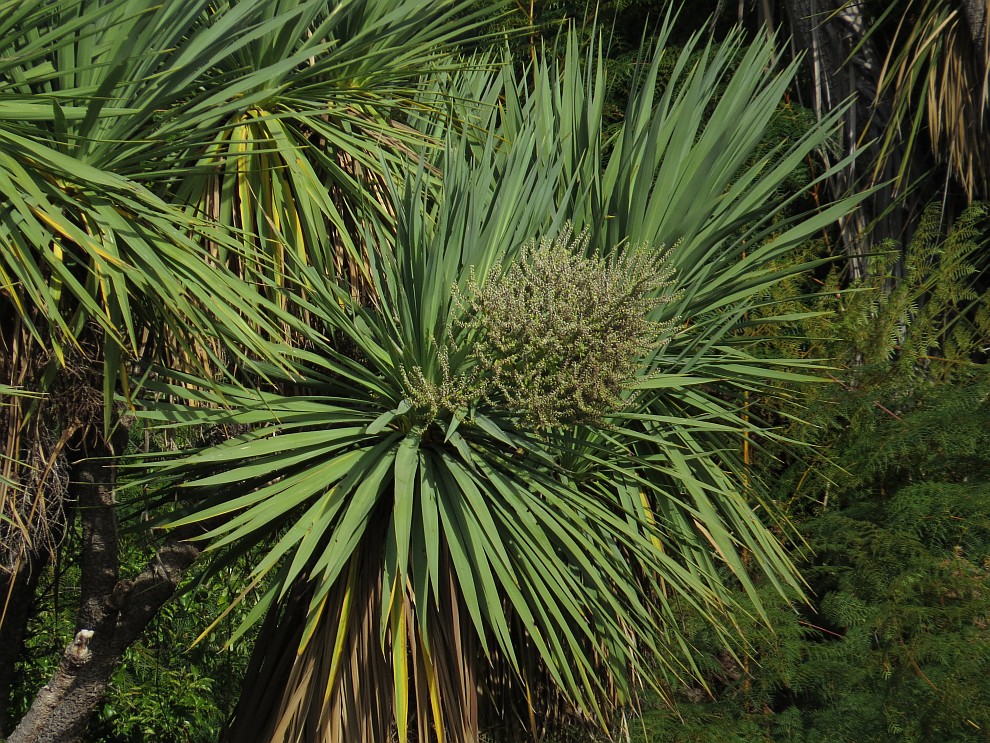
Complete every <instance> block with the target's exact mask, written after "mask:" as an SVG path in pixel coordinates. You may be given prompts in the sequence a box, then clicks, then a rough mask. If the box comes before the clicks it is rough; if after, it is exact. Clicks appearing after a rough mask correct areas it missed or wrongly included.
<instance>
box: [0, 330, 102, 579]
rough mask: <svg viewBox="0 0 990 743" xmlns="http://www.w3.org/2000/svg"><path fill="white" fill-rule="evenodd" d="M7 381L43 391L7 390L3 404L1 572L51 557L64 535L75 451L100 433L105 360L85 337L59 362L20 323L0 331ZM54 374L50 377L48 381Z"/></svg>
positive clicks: (0, 364) (0, 359) (0, 365)
mask: <svg viewBox="0 0 990 743" xmlns="http://www.w3.org/2000/svg"><path fill="white" fill-rule="evenodd" d="M0 344H2V347H0V383H2V384H5V385H8V386H9V387H11V388H13V389H14V390H26V391H31V390H39V389H45V392H44V393H31V392H27V393H25V394H15V395H6V396H4V398H3V401H2V405H0V446H2V450H0V574H14V573H16V572H17V571H18V570H19V568H20V567H21V566H22V565H23V564H24V562H25V559H26V557H27V555H28V554H35V555H48V556H51V555H53V554H54V553H55V551H56V550H57V549H58V546H59V542H60V540H61V536H62V535H63V534H64V533H65V526H66V506H67V499H68V496H69V462H70V458H69V453H70V451H71V450H72V449H74V448H78V447H80V446H85V444H86V443H87V442H88V441H91V440H92V437H93V436H99V435H102V434H101V428H100V421H101V419H102V415H103V393H102V378H101V372H100V370H101V366H100V365H99V364H98V363H97V360H96V356H95V352H96V349H95V346H94V344H92V343H86V342H81V343H80V345H79V347H78V348H77V349H76V351H75V353H73V354H71V355H69V356H67V357H66V358H65V364H64V365H57V366H56V362H55V359H54V357H53V356H52V354H50V353H49V352H46V350H45V349H44V348H43V347H42V346H41V345H40V344H39V343H38V342H37V341H36V339H35V338H33V337H32V336H31V334H30V333H29V332H28V331H27V330H26V328H25V327H24V326H23V325H21V324H15V325H14V327H12V328H10V330H9V332H7V333H3V334H2V335H0ZM49 377H50V379H49Z"/></svg>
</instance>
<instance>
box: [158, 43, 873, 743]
mask: <svg viewBox="0 0 990 743" xmlns="http://www.w3.org/2000/svg"><path fill="white" fill-rule="evenodd" d="M665 53H666V52H665V50H664V39H661V41H660V42H659V43H658V45H657V48H656V51H655V53H654V54H653V55H652V57H651V58H650V59H648V60H647V61H646V62H645V64H644V71H643V74H642V77H641V79H640V80H639V84H638V87H637V89H636V92H635V94H634V95H633V96H632V98H631V100H630V103H629V108H628V110H627V113H626V117H625V120H624V123H623V125H622V127H621V128H620V129H619V131H618V132H617V133H616V134H614V135H611V136H607V135H606V134H605V132H604V130H603V125H602V105H603V100H604V94H605V82H606V81H605V78H604V74H603V72H602V64H601V58H600V57H599V56H598V54H597V53H596V52H594V51H592V52H590V53H588V54H587V55H586V56H584V57H582V56H581V53H580V52H579V50H578V49H577V46H576V43H575V42H573V40H571V41H570V42H569V46H568V49H567V53H566V55H565V57H566V58H565V59H564V61H563V62H561V63H559V64H557V63H554V62H552V61H551V60H550V59H541V60H538V62H537V64H536V66H535V67H534V69H533V70H531V71H530V72H531V73H532V75H531V80H529V79H528V80H527V82H522V81H520V80H517V78H516V76H515V74H514V73H513V72H512V70H511V68H510V67H509V66H505V67H502V68H497V69H495V70H494V71H490V72H486V71H474V72H471V73H466V74H464V75H454V76H451V77H450V79H449V80H447V81H445V82H443V83H442V84H444V85H446V86H447V87H449V88H450V89H451V90H453V91H454V95H453V99H454V100H455V101H456V100H459V99H463V100H465V101H471V102H473V103H472V104H470V105H465V106H463V107H462V108H459V109H458V110H457V111H456V115H455V116H454V117H453V118H454V119H456V120H457V121H460V122H462V123H464V124H465V125H464V126H462V127H459V128H458V129H457V130H454V129H453V128H452V127H449V125H447V124H445V123H443V122H440V121H439V120H438V119H436V118H434V117H431V116H430V115H429V114H427V113H418V114H415V115H413V116H411V117H410V119H409V123H410V124H411V125H413V126H415V127H417V128H419V129H420V130H423V131H431V132H433V133H434V134H437V135H438V136H442V137H443V138H444V142H445V146H444V147H443V148H440V149H426V150H423V151H422V154H421V156H420V160H419V165H418V167H417V168H415V169H413V170H411V171H410V170H407V169H404V168H401V167H397V166H396V165H395V164H390V163H386V170H385V175H386V184H387V199H386V202H387V203H388V204H389V205H390V209H391V210H393V211H394V213H395V216H396V224H395V228H394V229H389V228H387V227H385V228H383V227H381V226H379V225H375V224H374V223H372V222H370V221H369V222H367V223H365V225H364V226H363V228H362V229H360V230H359V232H358V233H357V235H358V239H359V241H360V243H361V246H362V250H363V251H364V252H365V254H366V256H367V264H366V272H367V277H368V281H369V282H370V288H371V291H370V293H369V294H364V293H358V292H355V291H353V290H352V289H353V287H352V286H349V285H347V284H346V283H344V282H342V278H343V277H340V276H334V275H328V273H327V272H326V271H321V270H318V269H317V268H314V267H312V266H306V265H297V266H296V268H295V270H294V272H293V277H292V279H291V287H290V286H288V285H287V288H291V292H290V293H288V294H287V295H286V296H287V301H290V302H291V303H292V304H293V305H294V306H295V308H296V310H298V311H297V312H294V313H293V314H294V315H295V316H298V317H305V318H306V320H307V322H306V324H305V325H303V324H301V323H297V324H296V326H295V327H294V330H295V333H296V334H297V336H298V337H299V338H301V339H302V342H301V343H299V344H298V345H297V347H296V348H295V349H294V350H293V351H289V352H287V353H288V354H289V356H290V359H291V360H290V361H289V362H287V366H286V368H278V367H274V366H273V367H271V368H268V369H266V378H265V379H266V381H265V382H264V383H263V384H259V386H258V388H257V389H255V390H250V389H248V390H246V389H244V387H242V386H227V387H225V386H222V385H219V386H218V385H214V384H211V383H210V382H209V381H208V380H204V379H197V378H196V377H195V376H190V375H188V374H182V373H179V372H175V371H171V372H170V371H168V370H165V369H156V370H155V375H154V376H153V377H149V380H148V382H147V383H146V385H145V392H146V395H147V396H148V398H149V399H151V397H152V393H154V395H157V396H158V397H159V402H158V403H157V404H152V405H150V406H149V409H148V410H147V411H146V412H145V413H144V415H145V416H146V417H147V418H149V419H150V420H153V421H158V422H159V423H160V424H162V425H168V426H180V425H202V424H210V425H232V426H237V427H238V428H237V429H236V430H240V431H242V432H241V433H239V434H238V435H236V436H234V437H232V438H230V439H229V440H227V441H225V442H223V443H221V444H219V445H216V446H213V447H209V448H206V449H203V450H200V451H195V452H187V453H184V454H183V455H181V456H178V457H173V458H168V459H165V460H163V461H162V462H161V463H160V464H159V465H158V466H157V467H156V468H155V471H154V477H156V478H166V479H168V480H169V481H170V482H171V486H169V487H166V488H165V489H164V492H163V495H164V496H165V497H166V498H168V499H169V500H173V499H174V500H175V502H177V503H178V505H179V510H178V511H177V512H176V514H175V515H174V516H173V517H171V518H170V520H169V521H170V523H169V524H168V525H169V526H171V527H173V528H175V527H185V526H189V525H192V524H200V525H203V526H205V527H206V528H207V529H208V532H207V533H206V535H205V539H206V540H207V541H208V543H209V551H210V553H211V554H212V555H213V559H214V560H215V563H214V564H215V565H217V566H220V565H224V564H228V563H230V562H231V561H233V560H238V559H241V558H242V557H243V556H244V555H245V554H246V553H247V552H248V551H250V550H255V549H256V548H258V547H259V546H260V547H263V548H264V556H263V557H262V558H261V559H260V560H257V561H256V564H255V566H254V568H253V570H252V578H253V583H252V590H249V591H248V592H246V595H245V598H249V600H250V601H252V602H254V604H253V606H254V608H253V611H252V612H251V613H250V615H249V616H248V619H247V620H246V621H245V623H244V624H243V625H242V626H241V628H240V629H239V630H238V632H237V633H235V635H234V637H232V638H231V641H232V642H237V641H239V639H240V638H241V637H242V636H243V632H245V631H246V630H247V629H248V628H250V627H252V626H254V625H255V624H256V623H261V624H260V634H259V636H258V640H257V647H256V651H255V657H254V661H253V665H252V668H251V669H250V670H249V674H248V679H247V682H246V686H245V688H244V690H243V696H242V700H241V704H240V706H239V707H238V710H237V713H236V716H235V719H234V720H233V722H232V724H231V727H230V729H229V731H228V739H229V740H245V739H248V738H250V739H254V740H272V741H290V740H291V741H308V740H328V741H338V740H340V741H346V740H387V739H388V736H389V735H390V734H392V732H393V731H394V733H395V734H396V735H397V737H398V739H399V740H401V741H405V740H409V739H415V740H424V741H425V740H430V739H433V738H435V739H437V740H457V741H460V740H477V738H478V734H479V730H480V729H481V728H482V727H483V726H484V725H485V724H486V723H487V722H489V721H491V720H492V718H493V717H500V718H502V719H503V721H504V720H505V718H507V717H509V716H511V715H518V717H519V719H521V720H524V721H526V722H527V723H529V724H538V721H539V720H540V719H542V717H543V716H544V715H545V714H546V713H547V712H548V710H550V709H551V707H552V706H558V705H563V706H567V707H568V708H570V709H572V710H574V711H577V712H579V713H580V714H583V715H586V716H588V717H590V718H592V719H596V720H598V721H600V722H602V723H607V721H608V719H609V718H610V716H611V715H612V714H613V713H614V712H615V711H616V709H617V707H618V705H621V704H623V703H626V702H628V701H629V700H630V699H632V698H633V697H634V696H635V695H636V693H637V691H638V690H639V689H640V688H642V685H646V686H649V687H653V688H655V689H658V690H662V689H663V688H665V684H666V683H670V682H676V681H677V680H685V679H688V678H692V677H699V676H700V672H699V670H698V669H697V668H696V667H695V666H694V663H693V660H692V653H691V648H690V646H689V644H688V643H687V641H686V639H685V637H684V636H683V635H682V633H681V631H680V629H679V627H680V626H681V621H682V620H683V618H684V616H685V613H686V612H691V613H695V614H697V615H700V616H702V617H704V618H705V619H706V620H707V621H708V622H709V623H710V625H711V627H712V629H713V631H714V632H716V633H718V635H719V636H720V637H721V638H723V641H724V643H725V645H726V647H727V648H730V649H737V650H738V649H739V648H740V643H739V639H738V636H737V631H736V623H737V622H738V621H739V620H740V617H742V616H743V614H742V613H741V612H742V610H741V609H740V607H739V606H738V605H737V602H736V601H735V600H734V599H733V595H734V590H735V589H736V587H738V586H741V587H742V588H743V590H744V591H745V593H746V594H748V596H749V598H750V599H751V600H752V602H753V604H754V605H755V606H756V612H757V614H760V612H761V609H760V603H759V600H758V596H757V591H756V586H755V582H756V581H769V582H770V583H771V584H772V585H774V586H776V587H777V588H778V590H780V591H781V592H782V593H785V594H788V595H793V594H794V593H796V592H797V593H799V592H800V585H801V583H800V579H799V578H798V576H797V575H796V573H795V570H794V568H793V566H792V565H791V563H790V562H789V561H788V559H787V556H786V553H785V551H784V548H783V547H782V545H781V543H780V541H779V540H778V536H776V534H779V533H780V530H779V528H780V527H781V526H782V525H781V524H780V523H777V522H775V521H774V519H775V516H774V512H773V509H772V506H771V504H768V503H765V502H763V501H762V500H761V499H760V497H759V494H758V493H757V492H754V489H753V488H750V489H748V490H746V489H745V488H744V482H745V476H746V473H745V472H744V470H743V465H742V463H741V457H740V456H739V450H740V448H741V444H742V440H743V438H744V436H746V435H747V434H752V433H756V432H758V431H760V426H759V423H758V422H757V421H755V420H753V419H751V418H750V417H748V416H747V415H745V409H744V405H743V399H744V395H745V394H746V393H747V392H748V391H754V390H760V391H762V390H770V389H771V388H772V387H773V386H774V384H775V383H776V382H778V381H780V380H789V381H793V380H801V379H812V378H813V377H811V376H809V375H808V374H805V373H798V372H795V371H794V369H795V368H796V367H801V366H805V367H807V366H808V364H807V363H805V362H801V361H799V360H779V359H774V360H769V359H761V358H758V357H755V356H754V355H753V354H752V353H750V352H749V350H748V348H747V345H746V344H745V343H744V342H743V341H742V339H741V337H740V336H739V335H738V334H737V332H736V331H737V330H738V329H740V328H741V327H742V326H743V325H744V324H745V322H746V313H747V311H748V310H750V309H752V308H753V307H754V305H755V304H757V303H759V302H760V301H761V297H763V296H765V289H767V287H769V286H770V285H772V284H773V283H774V282H776V281H779V280H780V279H781V278H783V277H784V276H785V275H787V274H788V272H793V271H798V270H801V268H802V267H800V266H791V267H789V268H786V269H782V268H780V265H786V262H785V263H783V264H781V263H780V262H779V261H780V260H781V259H786V258H787V256H788V254H789V251H791V249H792V248H794V247H795V246H796V245H798V244H799V243H801V242H802V241H803V240H805V239H807V238H808V237H810V236H811V235H813V234H815V233H816V232H817V231H818V230H820V229H822V228H823V227H824V226H826V225H828V224H830V223H832V222H834V221H835V220H836V219H837V218H838V217H840V216H841V215H844V214H847V213H848V212H849V211H851V210H852V209H853V208H854V207H855V200H847V201H844V202H841V203H838V204H835V205H832V206H829V207H827V208H825V209H823V210H821V211H819V212H816V213H813V214H806V215H802V216H799V217H788V216H786V215H787V214H788V213H789V212H788V211H787V208H788V206H789V204H788V201H787V200H785V199H781V198H780V196H779V193H778V191H779V189H780V187H781V185H782V183H783V182H784V180H785V178H788V177H789V176H790V175H791V174H792V172H793V171H794V169H795V168H796V167H798V165H799V164H800V163H801V162H802V161H803V160H804V159H805V158H807V157H808V156H809V154H811V153H813V152H814V151H815V149H816V148H819V147H822V146H824V145H825V144H826V142H827V141H828V139H829V137H830V136H832V135H833V134H834V132H835V129H836V124H837V118H835V117H832V118H829V119H826V120H825V121H824V122H823V123H822V124H821V125H820V126H817V127H816V128H814V129H813V130H811V131H809V132H808V133H807V134H806V136H804V137H803V138H802V139H801V140H800V141H798V142H793V143H785V144H784V145H781V146H780V147H779V148H777V149H775V150H772V151H771V152H770V154H768V155H764V156H760V157H755V153H757V152H758V148H759V145H760V144H761V141H762V138H763V133H764V131H765V129H766V126H767V123H768V121H769V119H770V117H771V116H772V114H773V110H774V108H775V106H776V105H777V104H778V102H779V101H780V100H781V98H782V97H783V95H784V93H785V91H786V90H787V87H788V85H789V84H790V81H791V78H792V77H793V74H794V68H793V66H792V67H787V68H785V69H783V70H775V69H774V66H773V59H774V53H775V49H774V45H773V43H771V42H767V41H757V42H754V43H753V44H752V45H751V46H748V47H747V46H745V45H744V42H743V39H742V38H741V37H740V36H738V35H736V36H733V37H732V38H731V39H730V40H729V41H728V42H727V43H726V44H723V45H722V46H720V47H718V48H717V49H715V48H707V47H703V46H702V45H701V43H700V42H699V41H697V40H696V41H694V42H692V43H691V44H690V45H689V46H688V47H687V48H686V49H683V50H682V51H681V52H679V54H678V56H677V58H676V60H675V61H674V65H673V79H672V80H671V81H670V82H669V83H668V85H667V86H666V87H665V88H664V89H663V90H662V91H660V92H659V93H658V92H657V84H656V83H657V76H658V74H659V69H660V64H661V62H662V60H663V57H664V55H665ZM531 83H532V84H531ZM823 177H825V176H823ZM810 185H813V184H809V186H810ZM791 198H797V196H794V197H791ZM811 371H812V370H811V369H808V370H807V372H808V373H810V372H811ZM177 399H178V400H179V402H175V401H176V400H177ZM760 432H761V434H762V435H765V436H772V435H773V433H772V431H766V430H763V431H760ZM783 528H785V529H786V526H783ZM253 589H256V590H253ZM757 618H758V617H757Z"/></svg>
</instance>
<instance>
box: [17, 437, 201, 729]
mask: <svg viewBox="0 0 990 743" xmlns="http://www.w3.org/2000/svg"><path fill="white" fill-rule="evenodd" d="M120 448H121V446H120V443H119V442H118V447H117V449H118V450H119V449H120ZM91 454H93V455H95V457H99V458H94V456H91V457H90V458H87V459H85V460H83V461H81V462H79V463H78V464H77V466H76V471H75V477H74V487H75V489H76V490H77V508H78V510H79V515H80V520H81V523H82V538H83V544H82V562H81V566H82V585H81V593H82V595H81V601H80V607H79V614H78V618H77V624H76V634H75V637H74V639H73V640H72V642H70V643H69V644H68V645H67V646H66V648H65V652H64V653H63V655H62V659H61V661H60V663H59V666H58V668H57V669H56V671H55V674H54V675H53V676H52V678H51V680H50V681H49V682H48V683H47V684H45V686H44V687H42V688H41V690H40V691H39V692H38V694H37V696H36V697H35V699H34V702H33V703H32V705H31V708H30V709H29V710H28V712H27V714H26V715H25V716H24V718H23V719H22V720H21V721H20V724H19V725H18V726H17V728H16V729H15V730H14V731H13V733H11V735H10V737H9V738H8V739H7V743H42V742H49V743H75V742H76V741H81V740H82V736H83V734H84V732H85V730H86V726H87V724H88V722H89V718H90V716H91V715H92V714H93V712H94V711H96V709H98V707H99V705H100V704H101V703H102V702H103V699H104V695H105V692H106V688H107V684H108V683H109V681H110V677H111V675H112V674H113V672H114V670H115V669H116V668H117V666H118V664H119V663H120V659H121V656H122V655H123V653H124V651H125V650H126V649H127V648H128V647H129V646H130V645H131V644H132V643H133V642H134V641H135V640H136V639H137V638H138V636H139V635H140V634H141V632H142V631H144V629H145V627H146V626H147V625H148V623H149V622H150V621H151V620H152V619H153V618H154V616H155V614H156V613H157V611H158V610H159V608H161V606H162V605H163V604H164V603H165V602H166V601H167V600H168V599H169V598H170V597H171V596H172V594H173V593H174V592H175V587H176V585H178V583H179V581H180V580H181V578H182V573H183V571H185V570H186V569H187V568H188V567H189V566H190V565H191V564H192V562H193V560H195V558H196V556H197V555H198V554H199V552H200V547H199V546H198V545H196V544H194V543H189V542H185V541H182V540H183V539H184V538H188V537H189V536H192V535H193V534H194V533H196V532H195V531H189V530H186V531H182V532H181V533H180V530H176V533H175V534H173V536H172V539H170V540H169V541H168V542H166V543H165V544H164V545H163V546H162V547H161V548H160V549H159V550H158V551H157V553H156V555H155V557H154V559H153V560H152V561H151V563H150V564H149V565H148V566H147V567H146V568H145V569H144V570H143V571H142V572H141V573H140V574H139V575H138V576H137V577H135V578H134V579H132V580H126V579H125V580H119V576H118V571H119V553H118V544H117V522H116V513H115V506H114V496H113V491H114V485H115V480H116V464H115V462H114V461H113V459H112V458H111V457H113V455H114V447H113V446H112V445H110V444H103V445H101V446H100V447H99V449H98V450H97V451H94V452H91ZM197 531H198V530H197Z"/></svg>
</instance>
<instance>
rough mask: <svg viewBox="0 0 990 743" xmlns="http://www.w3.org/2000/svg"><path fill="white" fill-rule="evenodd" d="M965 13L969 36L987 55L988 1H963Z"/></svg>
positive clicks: (989, 3) (989, 4)
mask: <svg viewBox="0 0 990 743" xmlns="http://www.w3.org/2000/svg"><path fill="white" fill-rule="evenodd" d="M962 6H963V13H964V14H965V15H966V25H967V26H969V35H970V38H971V39H972V40H973V44H974V45H975V46H976V48H977V49H982V50H983V51H984V53H986V49H987V7H988V6H990V2H987V0H962Z"/></svg>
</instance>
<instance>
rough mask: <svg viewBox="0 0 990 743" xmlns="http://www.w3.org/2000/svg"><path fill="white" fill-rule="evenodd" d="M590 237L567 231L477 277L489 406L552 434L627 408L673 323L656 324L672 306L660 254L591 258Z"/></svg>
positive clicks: (471, 303) (475, 343) (470, 302)
mask: <svg viewBox="0 0 990 743" xmlns="http://www.w3.org/2000/svg"><path fill="white" fill-rule="evenodd" d="M588 243H589V235H588V232H587V230H586V231H584V232H582V233H581V234H580V235H578V236H576V237H575V236H574V235H573V232H572V229H571V227H570V225H567V226H565V227H564V228H563V229H562V230H561V232H560V234H559V235H558V236H557V238H556V239H555V240H553V241H550V240H546V239H544V240H541V241H540V242H539V243H538V244H537V243H536V241H535V240H534V241H532V242H530V243H529V244H527V245H525V246H523V248H522V249H521V251H520V254H519V256H518V258H517V259H516V260H515V261H513V262H512V263H510V264H509V265H508V266H506V267H505V268H503V269H502V270H501V271H495V272H494V273H492V274H491V275H489V276H488V277H487V280H486V281H485V282H484V284H483V285H479V284H478V282H477V281H476V280H475V279H474V277H473V276H472V278H471V281H470V282H469V284H468V291H467V296H460V297H459V300H460V302H461V304H462V306H463V307H465V309H466V316H465V319H464V320H463V324H464V326H465V327H466V328H468V329H469V330H470V331H472V332H470V333H469V335H470V337H471V338H472V349H471V352H472V356H473V357H474V360H475V364H476V366H475V369H474V374H472V377H473V378H474V379H475V380H478V379H481V380H484V388H483V389H482V390H481V392H482V396H483V397H484V398H485V399H486V401H488V402H489V403H490V404H493V405H495V406H498V407H503V408H506V409H508V410H510V411H512V412H515V413H518V414H521V415H522V416H523V418H524V419H525V421H526V423H527V424H528V425H529V426H530V427H532V428H534V429H536V430H545V429H549V428H555V427H558V426H561V425H568V424H572V423H600V422H601V421H602V420H603V419H604V418H607V417H608V416H609V415H611V414H613V413H615V412H617V411H618V410H620V409H621V408H622V407H623V404H624V403H623V400H622V397H621V394H622V392H623V390H624V389H625V388H626V387H627V386H628V384H629V382H630V380H631V379H632V378H633V377H634V376H635V374H636V371H637V368H638V367H639V364H640V363H641V361H642V357H643V355H644V354H645V353H647V352H649V351H651V350H653V349H657V348H660V347H661V346H663V345H664V344H665V343H666V342H667V340H668V339H669V338H670V335H671V334H672V332H673V328H674V325H675V323H674V322H673V321H669V322H664V323H659V322H654V321H651V320H650V319H649V315H650V313H651V312H652V311H653V310H654V309H656V308H657V307H658V306H659V305H661V304H666V303H669V302H671V301H673V300H674V299H675V298H676V295H675V294H674V293H673V292H666V293H664V291H663V290H664V289H666V288H668V287H670V286H671V284H672V283H673V282H672V280H671V278H672V275H673V268H672V267H671V266H670V265H669V263H668V262H667V260H666V254H665V253H664V252H663V251H662V250H655V249H649V248H646V247H641V248H638V249H632V248H630V249H626V250H617V251H616V252H615V254H614V255H613V256H611V257H609V258H602V257H597V256H592V257H588V256H587V253H588Z"/></svg>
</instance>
